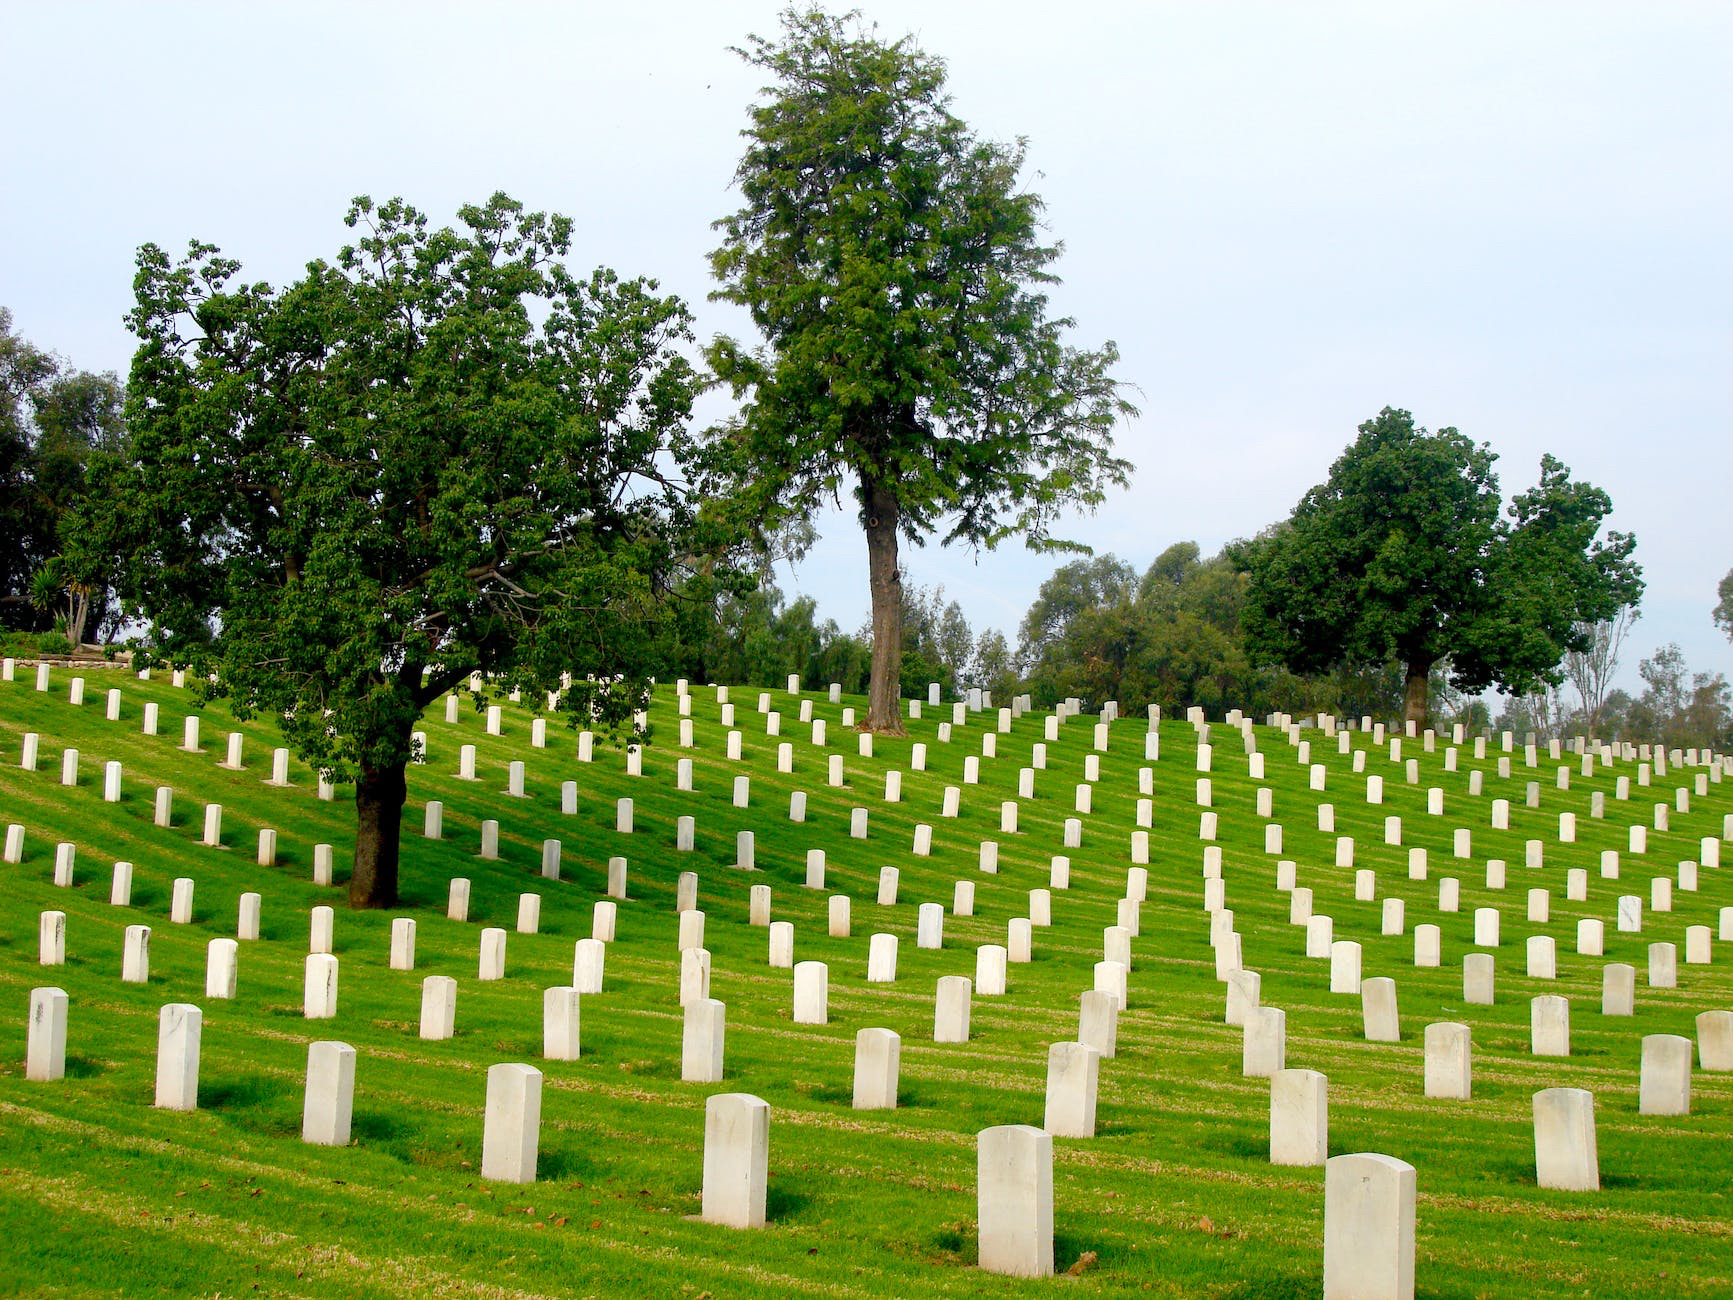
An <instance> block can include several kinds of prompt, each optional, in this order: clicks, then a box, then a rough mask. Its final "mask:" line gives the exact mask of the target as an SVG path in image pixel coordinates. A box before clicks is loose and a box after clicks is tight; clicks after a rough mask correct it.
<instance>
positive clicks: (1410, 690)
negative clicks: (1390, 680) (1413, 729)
mask: <svg viewBox="0 0 1733 1300" xmlns="http://www.w3.org/2000/svg"><path fill="white" fill-rule="evenodd" d="M1431 673H1432V661H1431V660H1427V661H1425V662H1424V663H1423V662H1421V661H1419V660H1410V661H1409V664H1408V678H1407V680H1406V681H1405V682H1404V683H1403V688H1402V720H1403V721H1404V722H1412V723H1414V724H1415V725H1416V726H1418V727H1424V726H1425V725H1426V700H1427V691H1426V688H1427V678H1428V677H1429V676H1430V675H1431Z"/></svg>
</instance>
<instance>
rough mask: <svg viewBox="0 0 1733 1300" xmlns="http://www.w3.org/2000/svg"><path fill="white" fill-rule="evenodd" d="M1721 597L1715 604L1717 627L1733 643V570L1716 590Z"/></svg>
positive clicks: (1728, 571) (1730, 570)
mask: <svg viewBox="0 0 1733 1300" xmlns="http://www.w3.org/2000/svg"><path fill="white" fill-rule="evenodd" d="M1715 594H1716V595H1717V596H1719V597H1720V599H1719V600H1718V601H1716V603H1715V611H1714V615H1713V617H1714V619H1715V626H1716V627H1718V628H1720V629H1721V630H1722V631H1723V632H1725V633H1726V634H1727V639H1728V640H1730V641H1733V569H1729V570H1727V576H1726V577H1725V578H1722V579H1721V585H1720V586H1719V587H1717V588H1716V589H1715Z"/></svg>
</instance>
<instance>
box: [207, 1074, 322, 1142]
mask: <svg viewBox="0 0 1733 1300" xmlns="http://www.w3.org/2000/svg"><path fill="white" fill-rule="evenodd" d="M199 1109H200V1110H208V1111H211V1112H213V1113H215V1114H216V1115H217V1116H219V1117H220V1118H221V1119H223V1120H224V1121H225V1122H227V1123H230V1124H234V1125H235V1126H236V1127H238V1128H242V1129H245V1130H247V1131H248V1132H251V1133H269V1134H272V1135H274V1136H279V1137H280V1136H286V1135H288V1136H299V1135H300V1132H301V1089H300V1088H299V1087H298V1086H294V1085H291V1084H290V1083H289V1082H288V1081H286V1080H283V1079H278V1078H273V1077H271V1076H270V1075H265V1074H243V1075H235V1076H230V1077H228V1078H222V1079H204V1080H201V1081H200V1083H199Z"/></svg>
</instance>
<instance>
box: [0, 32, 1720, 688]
mask: <svg viewBox="0 0 1733 1300" xmlns="http://www.w3.org/2000/svg"><path fill="white" fill-rule="evenodd" d="M777 12H778V6H776V5H774V4H769V3H759V2H757V0H752V2H749V3H730V2H725V0H709V2H698V3H689V2H687V0H664V3H660V4H656V5H644V6H637V7H628V6H626V5H623V4H619V3H608V4H601V3H587V2H583V3H580V2H575V0H574V2H571V3H563V4H551V3H550V4H525V3H505V2H501V0H493V2H490V3H486V4H474V3H472V4H466V5H440V4H433V3H416V4H370V3H366V2H365V0H349V2H346V3H333V4H310V3H294V4H271V3H257V4H244V5H243V4H239V3H236V4H205V5H197V4H174V3H148V4H141V3H111V4H97V3H78V2H77V0H59V2H58V3H53V4H47V3H34V2H31V3H25V2H23V0H0V19H3V21H4V30H5V32H6V46H7V49H6V53H5V55H4V56H3V57H4V62H5V67H4V73H3V75H0V109H3V111H4V120H5V121H6V123H7V127H6V130H5V133H4V142H3V143H0V176H3V177H4V184H5V193H6V201H5V203H4V204H3V205H0V304H4V305H5V306H8V307H10V308H11V309H12V312H13V315H14V328H15V329H16V330H17V331H18V332H20V333H21V334H23V335H24V336H25V337H27V338H28V339H30V340H31V341H32V342H34V343H36V344H38V345H40V346H43V347H48V348H52V349H54V350H55V351H57V352H59V353H60V354H61V355H63V356H64V357H66V358H67V359H68V360H69V361H71V362H72V363H73V364H75V365H78V366H81V367H84V368H87V369H96V370H101V369H114V370H116V371H119V372H120V373H121V374H122V375H123V376H124V375H125V372H126V369H127V365H128V361H129V358H130V355H131V350H132V341H131V340H130V338H129V337H128V335H127V333H126V330H125V327H124V325H123V324H122V323H121V317H122V315H123V313H124V312H125V311H126V310H127V308H128V306H129V298H130V289H131V276H132V259H133V255H134V251H135V249H136V248H137V246H138V245H139V244H140V243H142V242H144V241H146V240H151V241H155V242H158V243H160V244H163V245H164V246H166V247H169V248H170V249H179V248H181V247H183V246H184V245H185V243H186V241H187V240H188V239H189V238H193V237H195V236H196V237H198V238H200V239H204V240H208V241H210V242H212V243H215V244H217V245H219V246H220V247H221V248H222V249H223V250H224V252H225V253H227V254H229V255H230V256H233V257H237V258H239V259H240V260H241V261H242V263H243V266H244V271H245V276H246V278H247V279H249V280H252V279H267V280H270V281H272V282H273V283H282V282H283V281H285V280H287V279H291V278H293V277H294V276H295V275H296V274H298V272H299V271H300V269H301V267H302V266H303V264H304V263H305V262H307V261H308V260H310V259H311V258H314V257H329V256H331V255H332V254H334V253H335V251H336V249H337V248H338V247H340V245H341V244H342V242H343V237H344V234H345V232H344V230H343V227H342V225H341V217H342V214H343V212H344V211H345V209H346V207H347V204H348V201H349V199H350V198H351V197H352V196H354V195H356V194H361V193H367V194H371V195H373V196H375V197H376V198H384V197H387V196H390V195H402V196H403V197H404V198H406V199H408V200H410V201H411V202H412V203H414V204H416V205H417V206H418V207H421V208H422V209H423V210H424V211H427V212H429V213H430V214H431V215H432V216H433V217H434V218H435V219H436V220H438V221H440V222H445V221H449V220H451V219H452V216H453V212H454V210H455V208H456V206H457V205H458V204H460V203H463V202H469V201H480V200H482V199H485V198H486V197H487V195H489V194H491V193H492V192H493V191H495V190H500V189H503V190H505V191H507V192H508V193H510V194H512V195H513V196H514V197H516V198H518V199H520V200H522V201H523V202H525V203H526V204H527V205H529V206H530V207H532V208H542V209H551V210H554V211H559V212H565V213H569V214H570V215H572V216H573V217H574V218H575V219H576V221H577V236H576V239H575V244H574V248H575V257H574V261H575V262H576V263H577V264H578V265H579V266H580V267H587V266H589V265H593V264H597V263H605V264H607V265H610V266H613V267H615V268H616V269H618V270H619V271H620V272H621V273H622V274H627V275H637V274H647V275H652V276H655V277H657V278H658V279H659V280H660V281H661V283H662V286H663V288H664V289H665V290H671V291H674V292H677V293H679V294H680V295H681V296H683V297H684V298H686V299H687V301H688V302H689V303H690V304H691V305H692V306H693V308H694V310H695V312H696V313H697V316H698V320H699V332H700V335H701V336H706V337H707V336H708V335H709V334H710V333H712V332H715V331H718V330H726V331H730V332H736V333H738V332H741V331H742V330H745V329H749V325H748V323H747V322H745V321H744V320H743V318H741V317H740V316H739V315H738V314H737V313H735V312H733V311H732V310H725V309H723V308H721V307H719V306H717V305H715V304H710V303H708V302H706V294H707V293H708V292H709V291H710V289H711V287H712V285H711V282H710V280H709V273H708V265H707V262H706V260H705V255H706V253H707V252H708V251H709V249H710V248H711V247H712V246H713V243H714V241H715V235H714V233H713V232H712V231H711V229H710V223H711V222H712V221H713V220H715V219H716V218H718V217H720V216H722V215H723V214H724V213H726V212H728V211H730V210H732V209H733V208H734V207H736V206H737V205H738V196H737V195H736V194H734V193H733V192H732V191H731V189H730V180H731V176H732V173H733V169H734V165H735V162H736V161H737V159H738V157H739V153H740V140H739V136H738V132H739V130H740V128H741V127H742V126H743V125H744V123H745V112H746V107H747V105H748V104H749V103H750V102H751V101H752V99H753V98H754V96H755V94H756V92H757V89H758V85H759V83H760V80H761V78H760V77H759V76H757V75H756V74H755V73H754V71H753V70H752V69H750V68H748V67H746V66H745V65H744V64H742V63H741V61H740V60H739V59H738V58H737V57H735V56H734V55H732V54H730V53H729V50H728V46H730V45H731V44H738V43H740V42H741V41H742V40H743V38H744V37H745V36H746V35H747V34H748V33H752V32H757V33H760V34H765V35H771V34H774V33H775V31H776V30H777V20H776V15H777ZM865 12H866V14H867V16H868V17H869V18H870V19H872V20H874V21H876V22H877V23H878V24H879V27H880V30H881V33H882V34H884V35H887V36H898V35H902V34H903V33H905V32H912V33H913V34H914V35H915V36H916V38H917V39H918V41H919V42H920V44H921V45H922V46H923V47H924V48H925V49H927V50H928V51H929V52H932V53H935V54H938V55H941V56H942V57H943V58H944V59H945V60H946V61H947V63H948V66H949V70H950V83H949V84H950V89H951V92H952V95H953V110H954V111H955V112H956V113H957V114H958V115H959V116H961V117H962V118H963V119H964V120H965V121H967V122H968V123H969V124H970V125H971V126H972V127H973V128H974V129H975V130H976V131H977V132H978V133H980V134H982V135H985V136H990V137H994V138H999V139H1010V138H1014V137H1017V136H1024V137H1026V138H1027V139H1028V142H1029V154H1028V157H1029V165H1030V174H1029V177H1028V184H1029V185H1030V187H1031V188H1033V189H1034V190H1036V191H1037V192H1038V193H1040V194H1041V195H1042V196H1043V198H1044V199H1045V200H1046V204H1047V216H1048V222H1049V226H1050V229H1051V233H1052V235H1053V236H1054V237H1056V238H1058V239H1060V240H1062V241H1063V242H1064V244H1065V246H1066V254H1065V256H1064V258H1063V259H1062V260H1061V262H1060V264H1059V267H1058V270H1059V272H1060V274H1061V275H1062V276H1063V277H1064V280H1065V283H1064V284H1063V286H1061V288H1060V289H1058V290H1057V291H1056V293H1055V295H1054V297H1055V302H1056V305H1057V306H1058V307H1059V309H1060V310H1061V311H1062V312H1065V313H1068V314H1070V315H1072V316H1074V317H1075V318H1076V320H1077V331H1076V334H1075V341H1076V342H1077V343H1079V344H1082V345H1086V346H1093V345H1096V344H1098V343H1099V342H1101V341H1102V340H1104V339H1109V338H1111V339H1114V340H1116V341H1117V343H1118V345H1119V347H1120V350H1121V352H1122V354H1123V363H1122V367H1121V371H1120V373H1121V377H1122V378H1124V379H1125V380H1127V381H1129V382H1130V383H1132V384H1134V385H1136V387H1137V389H1138V390H1139V394H1138V395H1137V397H1136V400H1137V402H1138V405H1139V406H1140V407H1141V408H1142V416H1141V418H1139V419H1138V420H1136V421H1135V422H1133V423H1131V424H1129V425H1127V426H1125V427H1124V428H1122V429H1121V431H1120V433H1119V436H1118V450H1119V451H1120V453H1121V454H1122V455H1124V456H1126V457H1128V458H1129V459H1130V460H1131V461H1133V462H1134V463H1135V464H1136V465H1137V467H1138V468H1137V474H1136V477H1135V481H1134V483H1133V486H1132V488H1131V490H1130V491H1129V492H1125V493H1119V494H1116V495H1115V496H1114V497H1113V498H1112V499H1110V500H1109V501H1108V502H1107V504H1106V505H1105V506H1104V507H1103V508H1102V509H1101V510H1100V511H1099V513H1097V514H1095V515H1093V516H1088V517H1080V518H1077V519H1075V520H1074V522H1073V523H1072V525H1071V527H1070V528H1069V529H1068V530H1067V531H1068V534H1069V535H1070V536H1071V537H1074V538H1076V539H1078V540H1081V541H1084V542H1087V543H1089V544H1090V545H1092V546H1094V547H1095V548H1096V549H1097V550H1104V551H1112V552H1114V553H1116V554H1118V555H1119V556H1121V557H1123V558H1124V559H1126V560H1129V561H1131V562H1132V563H1134V564H1136V565H1138V566H1139V567H1142V566H1145V565H1147V564H1148V562H1149V561H1150V560H1151V559H1152V558H1153V557H1154V556H1155V555H1156V554H1157V553H1159V552H1160V551H1161V550H1163V549H1164V548H1165V547H1167V546H1168V545H1169V544H1171V543H1172V542H1175V541H1180V540H1187V539H1190V540H1195V541H1196V542H1197V543H1198V544H1199V545H1200V546H1202V547H1203V549H1204V551H1205V553H1206V554H1208V553H1211V552H1213V551H1215V550H1216V549H1218V548H1219V547H1220V546H1221V545H1222V544H1223V543H1224V542H1226V541H1228V540H1230V539H1232V538H1234V537H1240V536H1248V535H1250V534H1252V533H1255V532H1257V531H1258V530H1259V529H1260V528H1262V527H1264V526H1265V525H1266V524H1269V523H1271V522H1272V521H1274V520H1276V519H1279V518H1281V517H1283V516H1284V515H1286V514H1287V512H1288V511H1289V510H1290V509H1291V508H1292V507H1293V505H1294V503H1295V502H1296V501H1297V500H1298V499H1299V497H1300V495H1301V494H1302V493H1303V492H1304V491H1305V490H1306V489H1307V488H1308V487H1310V486H1311V485H1313V484H1314V483H1318V482H1321V481H1322V480H1323V478H1324V477H1325V475H1326V474H1327V473H1328V470H1329V466H1330V464H1331V462H1332V461H1333V460H1334V459H1335V457H1336V456H1337V455H1338V454H1339V453H1340V452H1341V450H1342V448H1343V447H1344V446H1345V445H1346V444H1347V443H1348V442H1349V441H1351V440H1352V438H1353V436H1354V433H1355V426H1356V425H1358V424H1359V423H1360V422H1361V421H1362V420H1365V419H1367V418H1368V417H1370V416H1372V415H1373V414H1375V413H1376V412H1377V411H1378V410H1379V408H1381V407H1383V406H1385V405H1391V406H1399V407H1404V408H1407V409H1408V410H1410V411H1412V412H1413V413H1414V416H1415V418H1416V420H1417V421H1418V422H1419V423H1421V424H1422V425H1425V426H1426V427H1429V428H1438V427H1442V426H1445V425H1453V426H1455V427H1456V428H1458V429H1459V430H1461V431H1462V432H1463V433H1464V434H1466V435H1468V436H1469V437H1471V438H1473V439H1475V440H1476V441H1485V442H1489V443H1491V444H1492V447H1493V449H1494V450H1495V451H1497V452H1498V453H1499V455H1500V457H1501V459H1500V461H1499V469H1500V472H1501V478H1502V483H1503V487H1504V489H1505V492H1506V494H1507V495H1509V494H1511V493H1513V492H1515V491H1519V490H1521V489H1522V488H1524V487H1527V486H1529V485H1530V484H1532V483H1533V482H1534V481H1535V479H1536V477H1537V474H1538V467H1539V460H1540V456H1541V454H1542V453H1543V452H1551V453H1553V454H1554V455H1557V456H1558V457H1559V458H1560V459H1562V460H1563V461H1564V462H1565V463H1566V464H1568V465H1569V466H1570V467H1571V469H1572V470H1573V471H1574V473H1575V475H1576V476H1577V477H1579V478H1585V479H1588V480H1589V481H1591V482H1593V483H1596V484H1598V485H1599V486H1601V487H1603V488H1605V489H1607V491H1608V492H1610V493H1611V495H1612V498H1613V502H1614V505H1615V514H1614V516H1613V520H1612V524H1613V526H1614V527H1617V528H1619V529H1622V530H1625V531H1631V532H1635V533H1636V535H1637V537H1638V539H1639V545H1638V550H1637V556H1638V558H1639V559H1640V560H1641V562H1642V564H1643V566H1644V569H1645V576H1646V578H1647V580H1648V594H1647V597H1646V598H1645V601H1644V607H1643V608H1644V614H1643V619H1642V621H1641V622H1640V623H1639V624H1638V625H1637V627H1636V630H1635V632H1634V633H1633V640H1632V643H1631V646H1630V647H1629V649H1628V650H1627V653H1626V665H1625V671H1624V673H1623V674H1622V676H1623V678H1624V679H1625V680H1626V681H1627V683H1633V684H1634V680H1635V667H1636V660H1637V658H1638V657H1639V656H1642V655H1646V654H1648V653H1650V652H1651V651H1652V650H1653V649H1654V647H1655V646H1657V645H1659V644H1662V643H1664V642H1667V641H1677V642H1678V643H1679V644H1680V645H1681V646H1683V647H1684V650H1685V653H1686V658H1687V661H1688V662H1689V663H1690V664H1691V666H1692V667H1693V668H1695V669H1699V670H1704V669H1712V670H1717V671H1727V672H1729V675H1730V676H1733V647H1730V646H1729V644H1728V642H1727V640H1726V639H1725V638H1724V637H1723V636H1722V635H1721V634H1720V633H1719V632H1717V631H1716V630H1715V629H1714V628H1713V627H1712V625H1711V624H1710V621H1709V611H1710V609H1711V607H1712V606H1713V604H1714V602H1715V598H1716V597H1715V587H1716V583H1717V582H1718V581H1719V579H1720V578H1721V576H1722V575H1723V574H1724V573H1726V572H1727V571H1728V570H1729V568H1733V527H1730V526H1729V509H1728V500H1729V489H1730V487H1733V364H1730V358H1733V328H1730V315H1733V238H1730V235H1733V76H1730V74H1729V69H1730V68H1733V4H1729V3H1725V2H1724V0H1716V2H1712V3H1700V4H1690V3H1669V2H1668V0H1644V2H1643V3H1631V2H1630V0H1623V2H1620V3H1604V2H1600V3H1597V2H1595V0H1573V2H1572V3H1522V2H1519V0H1497V2H1495V3H1462V2H1461V0H1453V2H1451V3H1407V2H1404V3H1390V2H1389V0H1370V2H1368V3H1356V4H1344V3H1332V4H1323V3H1318V4H1311V3H1289V2H1282V3H1260V4H1254V3H1225V2H1224V3H1203V2H1202V0H1192V2H1189V3H1147V2H1146V3H1136V4H1133V3H1122V4H1106V3H1095V2H1092V0H1070V2H1069V3H1064V4H1054V3H1052V2H1051V0H1046V2H1044V3H1039V4H1034V3H1024V2H1023V0H997V2H995V3H958V2H947V0H928V2H927V3H922V4H913V3H904V2H903V0H896V2H895V3H891V2H888V0H885V2H880V3H874V4H870V5H867V6H865ZM821 527H822V532H823V537H822V541H821V542H820V544H819V545H818V547H817V548H816V549H815V550H814V551H813V552H812V554H811V555H810V557H809V558H808V559H807V560H806V561H805V562H804V563H803V564H802V565H800V566H799V567H798V568H797V569H795V570H794V571H793V572H792V573H791V574H789V575H787V576H786V577H785V579H784V586H785V587H786V588H787V589H789V590H790V591H797V592H805V593H809V594H811V595H813V596H814V597H816V598H817V600H818V602H819V605H820V609H821V612H822V613H823V614H825V615H827V616H829V617H832V618H835V619H836V620H837V621H838V622H839V623H841V624H842V625H843V626H844V627H848V628H852V627H857V626H859V625H860V624H862V623H863V622H864V620H865V616H866V609H867V594H866V550H865V545H864V543H863V542H862V540H861V537H860V534H859V529H858V526H857V525H856V523H855V521H854V519H853V517H852V511H848V512H845V513H842V514H838V515H836V516H833V517H828V518H826V519H824V520H823V521H822V522H821ZM905 555H906V569H907V572H908V574H909V577H910V579H911V580H912V581H914V582H917V583H922V584H926V585H939V584H942V585H943V586H944V588H945V591H946V593H947V595H948V596H951V597H954V598H955V599H957V600H959V601H960V602H961V603H962V605H963V607H964V609H965V611H966V612H967V613H968V615H969V618H970V620H971V622H973V623H974V624H975V625H976V627H977V628H981V627H988V626H996V627H999V628H1001V629H1003V630H1004V631H1005V633H1006V634H1007V636H1009V637H1011V638H1012V639H1013V640H1014V639H1015V635H1016V627H1017V623H1018V621H1019V619H1020V618H1021V617H1022V615H1023V612H1024V611H1025V609H1026V608H1027V607H1028V605H1029V603H1030V601H1031V600H1032V599H1033V597H1034V595H1035V593H1036V589H1037V588H1038V587H1039V585H1040V583H1041V581H1042V579H1043V578H1044V577H1046V575H1047V574H1048V573H1050V572H1051V571H1052V569H1053V567H1054V565H1055V563H1056V561H1054V560H1053V559H1050V558H1045V557H1038V556H1034V555H1031V554H1030V553H1028V552H1026V551H1023V550H1022V549H1020V548H1017V547H1014V546H1013V547H1007V548H1004V549H1001V550H1000V551H999V552H997V553H994V554H991V555H983V556H980V557H976V556H974V555H972V554H970V553H969V552H967V551H946V550H939V549H936V548H933V547H929V548H926V549H924V550H906V551H905Z"/></svg>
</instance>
